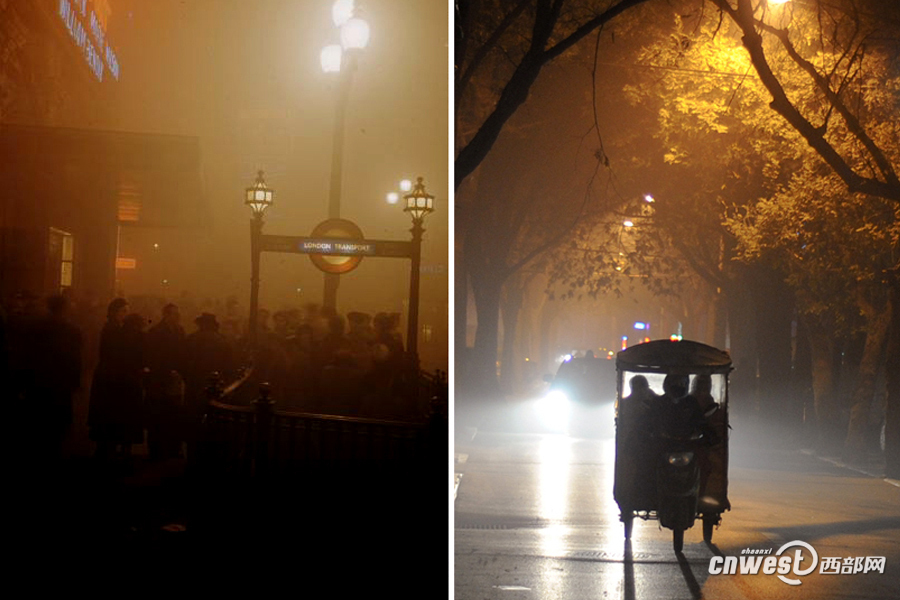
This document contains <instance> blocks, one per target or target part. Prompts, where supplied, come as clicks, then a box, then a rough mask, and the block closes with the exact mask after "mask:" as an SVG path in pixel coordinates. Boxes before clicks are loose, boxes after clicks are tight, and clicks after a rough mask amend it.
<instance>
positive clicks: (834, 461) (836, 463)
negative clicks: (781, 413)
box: [800, 450, 900, 487]
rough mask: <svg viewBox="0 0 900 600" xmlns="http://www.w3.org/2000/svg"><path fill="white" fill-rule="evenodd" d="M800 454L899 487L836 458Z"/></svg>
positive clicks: (894, 481)
mask: <svg viewBox="0 0 900 600" xmlns="http://www.w3.org/2000/svg"><path fill="white" fill-rule="evenodd" d="M800 453H801V454H805V455H807V456H812V457H815V458H818V459H819V460H824V461H825V462H827V463H831V464H832V465H834V466H836V467H840V468H842V469H849V470H851V471H855V472H857V473H862V474H863V475H868V476H869V477H873V478H875V479H881V480H882V481H885V482H887V483H889V484H891V485H893V486H896V487H900V481H897V480H896V479H889V478H887V477H884V476H882V475H878V474H877V473H872V472H871V471H866V470H864V469H859V468H857V467H854V466H851V465H848V464H847V463H845V462H842V461H840V460H837V459H836V458H831V457H828V456H819V455H818V454H816V453H815V452H813V451H812V450H801V451H800Z"/></svg>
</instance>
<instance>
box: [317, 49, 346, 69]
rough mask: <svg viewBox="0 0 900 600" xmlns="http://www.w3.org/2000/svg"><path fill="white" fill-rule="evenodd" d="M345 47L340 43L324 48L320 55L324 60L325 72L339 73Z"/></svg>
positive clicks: (323, 67) (322, 60)
mask: <svg viewBox="0 0 900 600" xmlns="http://www.w3.org/2000/svg"><path fill="white" fill-rule="evenodd" d="M343 52H344V50H343V48H341V47H340V45H338V44H332V45H330V46H325V47H324V48H322V54H321V56H320V57H319V58H320V60H321V62H322V71H324V72H325V73H338V72H339V71H340V70H341V57H342V55H343Z"/></svg>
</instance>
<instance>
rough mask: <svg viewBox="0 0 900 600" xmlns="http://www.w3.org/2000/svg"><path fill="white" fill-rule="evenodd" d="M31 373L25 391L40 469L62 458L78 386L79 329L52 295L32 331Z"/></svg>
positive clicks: (59, 299) (62, 299)
mask: <svg viewBox="0 0 900 600" xmlns="http://www.w3.org/2000/svg"><path fill="white" fill-rule="evenodd" d="M32 339H33V347H34V348H33V351H34V355H33V356H32V357H30V359H29V362H30V363H31V370H32V372H33V374H34V376H33V378H32V381H31V385H30V386H29V389H28V391H27V398H26V401H27V403H28V404H29V414H30V416H31V419H30V423H33V425H34V430H35V432H36V439H37V440H38V443H37V446H38V448H37V449H36V456H37V457H38V459H39V461H40V462H42V463H44V464H43V467H44V468H47V467H48V466H51V465H54V463H58V461H59V460H60V459H61V458H62V450H63V441H64V439H65V437H66V435H67V434H68V430H69V428H70V427H71V425H72V395H73V394H74V393H75V392H76V391H77V390H78V388H80V387H81V351H82V350H81V349H82V335H81V330H80V329H78V327H76V326H75V325H74V324H72V323H71V322H70V321H69V302H68V300H67V299H66V297H65V296H63V295H61V294H56V295H53V296H50V297H49V298H48V299H47V316H46V317H44V318H42V319H40V320H39V321H37V322H36V323H35V326H34V329H33V331H32Z"/></svg>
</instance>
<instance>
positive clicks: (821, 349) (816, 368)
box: [805, 316, 835, 448]
mask: <svg viewBox="0 0 900 600" xmlns="http://www.w3.org/2000/svg"><path fill="white" fill-rule="evenodd" d="M805 321H806V325H807V327H806V330H807V333H808V335H809V347H810V356H811V362H812V380H813V381H812V384H813V414H812V419H813V423H814V424H815V432H816V433H815V435H816V446H817V447H819V448H824V447H826V446H828V445H829V441H830V438H831V436H832V434H833V432H834V429H835V427H834V421H835V415H834V412H835V402H834V378H835V370H834V362H835V361H834V348H835V344H834V337H833V336H832V335H831V333H830V331H828V328H827V327H826V326H823V324H821V323H819V322H817V319H816V318H815V317H809V316H807V317H805Z"/></svg>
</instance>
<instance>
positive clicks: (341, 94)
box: [321, 0, 369, 308]
mask: <svg viewBox="0 0 900 600" xmlns="http://www.w3.org/2000/svg"><path fill="white" fill-rule="evenodd" d="M354 13H355V8H354V6H353V2H352V0H337V1H336V2H335V3H334V5H333V6H332V18H333V20H334V24H335V25H336V26H337V27H340V38H341V43H340V45H337V44H334V45H330V46H326V47H325V48H324V49H323V50H322V54H321V64H322V70H323V71H324V72H326V73H339V75H340V78H339V82H338V90H337V95H338V97H337V103H336V105H335V117H334V131H333V133H332V144H331V181H330V186H329V195H328V218H329V219H339V218H340V217H341V183H342V180H343V155H344V121H345V116H346V112H347V103H348V100H349V98H350V85H351V82H352V80H353V73H354V71H356V64H357V54H358V53H359V51H360V50H362V49H363V48H365V47H366V45H367V44H368V43H369V25H368V24H367V23H366V22H365V21H364V20H362V19H359V18H355V17H354V16H353V15H354ZM339 282H340V276H339V275H335V274H332V273H326V274H325V291H324V293H323V299H322V303H323V304H324V305H325V306H326V307H329V308H337V290H338V284H339Z"/></svg>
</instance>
